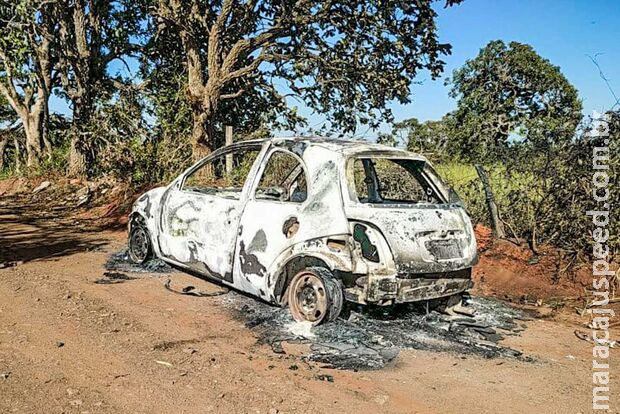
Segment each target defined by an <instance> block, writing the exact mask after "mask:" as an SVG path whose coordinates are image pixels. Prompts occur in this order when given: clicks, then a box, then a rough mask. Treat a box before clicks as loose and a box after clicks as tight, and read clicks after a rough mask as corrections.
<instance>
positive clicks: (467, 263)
mask: <svg viewBox="0 0 620 414" xmlns="http://www.w3.org/2000/svg"><path fill="white" fill-rule="evenodd" d="M129 226H130V228H129V231H130V255H131V257H132V258H133V259H134V260H135V261H143V260H145V259H146V258H147V257H148V256H149V255H152V256H156V257H159V258H161V259H163V260H165V261H166V262H169V263H171V264H173V265H176V266H177V267H180V268H182V269H186V270H189V271H192V272H197V273H199V274H201V275H205V276H208V277H210V278H214V279H217V280H219V281H220V282H221V283H223V284H225V285H229V286H232V287H234V288H236V289H238V290H241V291H244V292H247V293H249V294H252V295H255V296H258V297H260V298H261V299H264V300H266V301H268V302H271V303H274V304H279V305H284V304H286V303H289V305H290V306H291V310H292V312H293V316H294V317H295V319H298V320H310V321H311V322H313V323H318V322H321V321H323V320H325V319H326V320H332V319H334V318H335V317H336V316H337V314H338V313H339V312H340V307H341V306H342V300H343V299H346V300H348V301H352V302H356V303H360V304H379V305H389V304H394V303H403V302H412V301H422V300H430V299H436V298H442V297H448V296H452V295H455V294H459V293H461V292H464V291H465V290H467V289H469V288H470V287H471V286H472V282H471V268H472V266H473V265H474V264H475V262H476V260H477V249H476V240H475V237H474V233H473V228H472V225H471V221H470V219H469V217H468V215H467V213H466V211H465V209H464V208H463V206H462V204H461V203H460V202H459V200H458V197H456V195H455V194H454V193H453V192H452V191H451V189H450V188H449V187H448V186H446V185H445V184H444V183H443V182H442V180H441V179H440V178H439V176H438V175H437V174H436V173H435V171H434V170H433V169H432V167H431V165H430V163H429V162H428V160H427V159H425V158H424V157H422V156H420V155H416V154H413V153H410V152H407V151H404V150H400V149H396V148H392V147H387V146H382V145H377V144H369V143H362V142H355V141H343V140H335V139H326V138H317V137H312V138H300V137H296V138H272V139H266V140H254V141H244V142H240V143H236V144H233V145H230V146H227V147H224V148H221V149H219V150H218V151H215V152H214V153H212V154H211V155H210V156H208V157H207V158H205V159H203V160H201V161H200V162H198V163H196V164H195V165H194V166H192V167H190V168H189V169H188V170H186V171H185V172H184V173H182V174H181V175H180V176H179V177H178V178H177V179H175V180H174V181H173V182H172V183H170V184H169V185H168V186H166V187H161V188H156V189H153V190H151V191H149V192H147V193H145V194H144V195H142V196H141V197H140V198H139V199H138V200H137V201H136V203H135V205H134V207H133V210H132V212H131V216H130V220H129ZM291 302H295V303H293V304H291ZM293 305H295V306H296V307H297V309H295V306H293Z"/></svg>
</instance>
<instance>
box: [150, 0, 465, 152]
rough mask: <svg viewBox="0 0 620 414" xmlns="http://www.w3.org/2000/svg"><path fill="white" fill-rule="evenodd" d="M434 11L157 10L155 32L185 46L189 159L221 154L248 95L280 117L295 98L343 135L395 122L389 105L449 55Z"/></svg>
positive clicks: (326, 6) (228, 4) (168, 2)
mask: <svg viewBox="0 0 620 414" xmlns="http://www.w3.org/2000/svg"><path fill="white" fill-rule="evenodd" d="M458 2H460V1H459V0H447V1H446V6H451V5H453V4H456V3H458ZM432 3H433V1H432V0H421V1H417V2H409V1H405V0H386V1H382V2H376V1H371V2H368V1H359V0H358V1H336V0H329V1H308V0H296V1H295V0H289V1H267V0H265V1H258V0H245V1H243V0H221V1H215V2H208V1H205V0H188V1H181V0H158V1H157V7H156V11H155V12H154V22H153V24H155V25H156V27H157V30H158V33H161V32H164V31H168V32H171V31H172V32H175V33H176V34H177V35H178V37H179V40H180V44H181V46H182V48H181V49H182V52H183V57H184V60H185V65H186V71H187V72H186V74H187V94H188V100H189V103H190V106H191V108H192V118H193V128H192V146H193V154H194V157H195V158H198V157H200V156H203V155H205V154H207V153H209V152H210V151H212V150H213V149H214V148H215V147H216V146H217V143H218V138H217V131H216V127H217V124H216V122H217V119H218V117H219V116H218V114H219V113H221V112H222V108H223V106H224V105H225V104H226V103H228V102H230V101H235V100H238V99H244V96H246V95H247V94H250V93H254V94H258V95H259V96H260V95H262V96H263V97H267V99H268V100H270V101H279V102H280V104H279V105H278V106H277V108H278V111H281V113H280V114H279V115H280V116H284V117H287V116H291V115H292V116H295V115H296V114H295V113H294V112H293V113H291V112H288V111H287V110H286V108H287V105H286V99H287V98H298V99H300V100H302V101H303V102H304V103H305V104H306V105H308V106H309V107H310V108H311V109H312V110H315V111H317V112H320V113H324V114H328V115H329V118H330V121H331V123H332V125H333V126H334V127H335V128H338V129H341V130H343V131H345V132H346V131H353V130H354V129H355V128H356V126H357V125H358V123H365V124H370V125H371V126H376V125H378V123H379V122H380V121H381V120H386V119H387V120H391V112H390V110H389V108H387V107H386V104H387V103H388V102H390V101H393V100H397V101H399V102H401V103H407V102H409V99H410V98H409V95H410V90H409V87H410V85H411V82H412V79H413V78H414V77H415V75H416V74H417V73H418V72H419V71H420V70H423V69H427V70H429V71H430V73H431V75H432V76H433V77H435V76H437V75H438V74H439V73H440V72H441V70H442V69H443V65H444V62H443V61H442V60H441V59H440V56H441V55H444V54H448V53H449V52H450V46H449V45H448V44H442V43H440V42H439V41H438V40H437V33H436V27H435V16H436V14H435V12H434V11H433V9H432V7H431V6H432ZM275 85H278V87H276V86H275ZM263 102H264V100H263ZM244 110H252V108H244Z"/></svg>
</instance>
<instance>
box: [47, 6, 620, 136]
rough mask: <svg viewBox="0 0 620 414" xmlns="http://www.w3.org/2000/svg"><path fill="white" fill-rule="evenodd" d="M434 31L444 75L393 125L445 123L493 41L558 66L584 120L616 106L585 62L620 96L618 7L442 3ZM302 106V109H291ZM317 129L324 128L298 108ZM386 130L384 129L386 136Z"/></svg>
mask: <svg viewBox="0 0 620 414" xmlns="http://www.w3.org/2000/svg"><path fill="white" fill-rule="evenodd" d="M437 4H438V7H437V12H438V19H437V26H438V30H439V36H440V39H441V41H443V42H447V43H450V44H451V45H452V55H450V56H446V57H445V58H444V60H445V61H446V66H445V71H444V73H443V76H442V77H441V78H439V79H436V80H431V78H430V76H429V75H428V74H425V73H422V74H420V76H419V77H418V79H417V80H418V81H420V82H422V84H420V85H413V86H412V88H411V92H412V103H410V104H408V105H400V104H392V105H391V106H390V107H391V108H392V110H393V112H394V115H395V118H396V120H402V119H406V118H411V117H416V118H418V119H420V120H422V121H425V120H435V119H439V118H441V117H442V116H443V115H444V114H446V113H447V112H449V111H451V110H453V109H454V108H455V105H456V103H455V101H454V100H453V99H451V98H450V97H449V96H448V91H449V88H448V87H446V86H444V81H445V78H446V77H449V76H450V75H451V74H452V71H453V70H454V69H456V68H459V67H460V66H462V65H463V64H464V63H465V61H466V60H467V59H471V58H473V57H475V56H476V55H477V54H478V52H479V50H480V49H481V48H482V47H484V46H485V45H486V44H487V43H488V42H489V41H491V40H495V39H501V40H504V41H505V42H510V41H513V40H514V41H518V42H522V43H528V44H530V45H532V46H533V47H534V49H535V50H536V51H537V52H538V53H539V54H540V55H541V56H543V57H545V58H547V59H549V60H550V61H551V62H552V63H553V64H555V65H557V66H560V68H561V70H562V73H564V75H565V76H566V77H567V78H568V80H569V81H570V82H571V83H572V84H573V85H575V87H576V88H577V89H578V91H579V95H580V97H581V99H582V100H583V106H584V113H585V114H591V113H592V110H595V109H596V110H598V111H599V112H600V111H603V110H605V109H609V108H610V107H611V106H612V105H613V104H614V99H613V97H612V95H611V93H610V91H609V90H608V89H607V86H606V85H605V82H604V81H603V80H602V79H601V78H600V77H599V72H598V69H597V68H596V66H595V65H594V64H593V63H592V61H591V60H590V58H589V57H588V55H590V56H595V55H596V54H599V55H598V57H597V61H598V63H599V65H600V67H601V69H602V70H603V72H604V73H605V76H606V77H607V78H608V80H609V82H610V84H611V86H612V87H613V88H614V90H615V91H616V93H617V94H620V23H619V21H620V1H618V0H600V1H596V2H594V1H586V0H581V1H577V0H538V1H536V0H519V1H515V0H498V1H492V0H465V1H464V2H463V3H462V4H460V5H457V6H454V7H451V8H448V9H443V8H442V7H441V6H439V4H440V3H437ZM293 104H297V102H295V103H293ZM52 108H53V109H54V110H57V111H61V112H64V113H67V112H68V108H67V106H66V103H64V102H63V101H61V100H60V99H58V98H53V100H52ZM300 112H301V113H302V114H304V115H305V116H308V118H309V125H310V126H313V127H316V126H319V125H320V124H322V123H323V122H324V121H325V119H326V118H325V117H324V116H321V115H312V114H310V113H309V111H308V110H306V109H304V108H300ZM389 129H390V127H389V126H387V125H384V126H383V127H382V128H381V130H383V131H389ZM358 136H360V137H362V136H363V137H366V138H373V137H374V136H376V131H374V132H373V131H367V130H366V129H360V131H358Z"/></svg>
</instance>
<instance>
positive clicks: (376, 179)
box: [353, 157, 443, 204]
mask: <svg viewBox="0 0 620 414" xmlns="http://www.w3.org/2000/svg"><path fill="white" fill-rule="evenodd" d="M425 166H426V163H425V162H424V161H416V160H410V159H389V158H372V157H367V158H357V159H355V161H354V163H353V177H354V185H355V191H356V193H357V199H358V201H359V202H360V203H368V204H420V203H427V204H442V203H443V200H442V198H441V197H440V196H439V195H438V193H437V191H436V190H435V188H434V187H433V183H432V181H431V179H430V178H429V176H428V175H427V174H426V173H425Z"/></svg>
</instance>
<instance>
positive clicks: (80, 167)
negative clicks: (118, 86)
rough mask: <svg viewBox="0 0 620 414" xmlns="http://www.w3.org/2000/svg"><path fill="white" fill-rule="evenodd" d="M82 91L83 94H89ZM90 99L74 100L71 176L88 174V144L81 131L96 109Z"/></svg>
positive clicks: (69, 170)
mask: <svg viewBox="0 0 620 414" xmlns="http://www.w3.org/2000/svg"><path fill="white" fill-rule="evenodd" d="M87 94H88V92H87V91H82V96H85V95H87ZM90 102H91V100H90V99H79V100H75V101H74V105H75V106H74V109H73V128H72V129H73V131H72V134H71V148H70V150H69V167H68V171H67V173H68V175H69V176H70V177H77V178H85V177H86V176H87V174H88V167H89V162H88V161H89V160H88V156H87V144H86V143H85V142H84V141H83V139H82V135H81V133H82V132H83V131H84V128H85V126H86V125H87V124H88V123H89V122H90V120H91V117H92V114H93V112H94V110H93V109H92V105H91V104H90Z"/></svg>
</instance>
